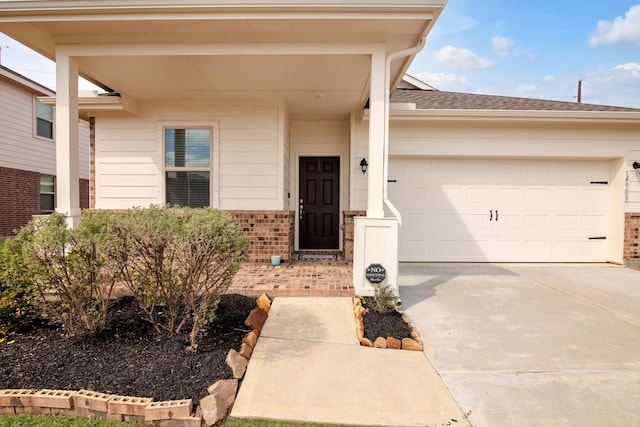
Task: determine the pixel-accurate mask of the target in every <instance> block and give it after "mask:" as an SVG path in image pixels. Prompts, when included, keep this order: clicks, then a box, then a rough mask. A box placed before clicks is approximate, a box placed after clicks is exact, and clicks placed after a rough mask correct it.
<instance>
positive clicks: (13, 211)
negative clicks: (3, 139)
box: [0, 167, 40, 237]
mask: <svg viewBox="0 0 640 427" xmlns="http://www.w3.org/2000/svg"><path fill="white" fill-rule="evenodd" d="M38 214H40V174H39V173H38V172H30V171H23V170H19V169H10V168H3V167H0V236H2V237H6V236H11V235H13V234H14V230H17V229H19V228H21V227H23V226H24V225H25V224H26V223H28V222H29V221H30V220H31V217H32V215H38Z"/></svg>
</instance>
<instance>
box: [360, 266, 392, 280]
mask: <svg viewBox="0 0 640 427" xmlns="http://www.w3.org/2000/svg"><path fill="white" fill-rule="evenodd" d="M365 277H366V278H367V280H368V281H369V283H374V284H375V283H381V282H382V281H383V280H384V279H385V278H386V277H387V270H385V269H384V267H383V266H382V265H380V264H371V265H370V266H369V267H367V269H366V270H365Z"/></svg>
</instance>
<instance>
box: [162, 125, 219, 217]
mask: <svg viewBox="0 0 640 427" xmlns="http://www.w3.org/2000/svg"><path fill="white" fill-rule="evenodd" d="M164 147H165V150H164V163H165V180H166V183H165V187H166V195H165V196H166V203H167V204H169V205H175V206H185V207H191V208H201V207H206V206H210V193H211V129H204V128H202V129H200V128H196V129H187V128H165V130H164Z"/></svg>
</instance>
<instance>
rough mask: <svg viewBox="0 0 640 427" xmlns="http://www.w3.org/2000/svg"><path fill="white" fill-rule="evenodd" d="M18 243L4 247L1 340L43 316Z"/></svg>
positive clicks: (0, 247)
mask: <svg viewBox="0 0 640 427" xmlns="http://www.w3.org/2000/svg"><path fill="white" fill-rule="evenodd" d="M21 250H22V248H21V247H20V245H19V244H18V242H16V241H14V240H7V241H5V242H2V244H1V245H0V339H1V338H2V337H4V336H6V335H7V334H8V333H10V332H13V331H16V330H19V329H21V328H23V327H26V326H28V325H30V324H31V323H33V322H34V321H35V320H37V319H38V318H39V317H40V310H39V308H38V305H37V304H36V297H37V295H36V290H35V287H34V285H33V281H32V280H31V278H30V277H29V275H28V274H27V272H26V268H25V266H24V262H23V258H22V254H21Z"/></svg>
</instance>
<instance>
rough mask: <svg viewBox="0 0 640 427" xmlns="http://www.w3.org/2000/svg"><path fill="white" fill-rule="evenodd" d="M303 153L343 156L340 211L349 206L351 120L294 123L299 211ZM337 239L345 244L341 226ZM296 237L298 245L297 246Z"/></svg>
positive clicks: (292, 172) (294, 171)
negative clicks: (299, 180)
mask: <svg viewBox="0 0 640 427" xmlns="http://www.w3.org/2000/svg"><path fill="white" fill-rule="evenodd" d="M304 156H336V157H340V211H343V210H346V209H347V207H348V206H349V174H350V170H349V166H348V165H349V123H348V121H346V120H345V121H328V120H327V121H324V120H323V121H303V120H297V121H292V122H291V156H290V181H291V183H292V186H291V190H292V191H291V200H293V203H292V206H291V207H292V208H293V209H294V210H295V213H296V221H297V215H298V212H297V203H296V201H297V200H298V199H299V196H298V195H299V193H298V167H299V165H298V163H299V159H300V157H304ZM340 234H341V235H340V236H338V242H340V243H342V241H343V237H342V227H341V230H340ZM298 247H299V245H298V242H297V240H296V248H298Z"/></svg>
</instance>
